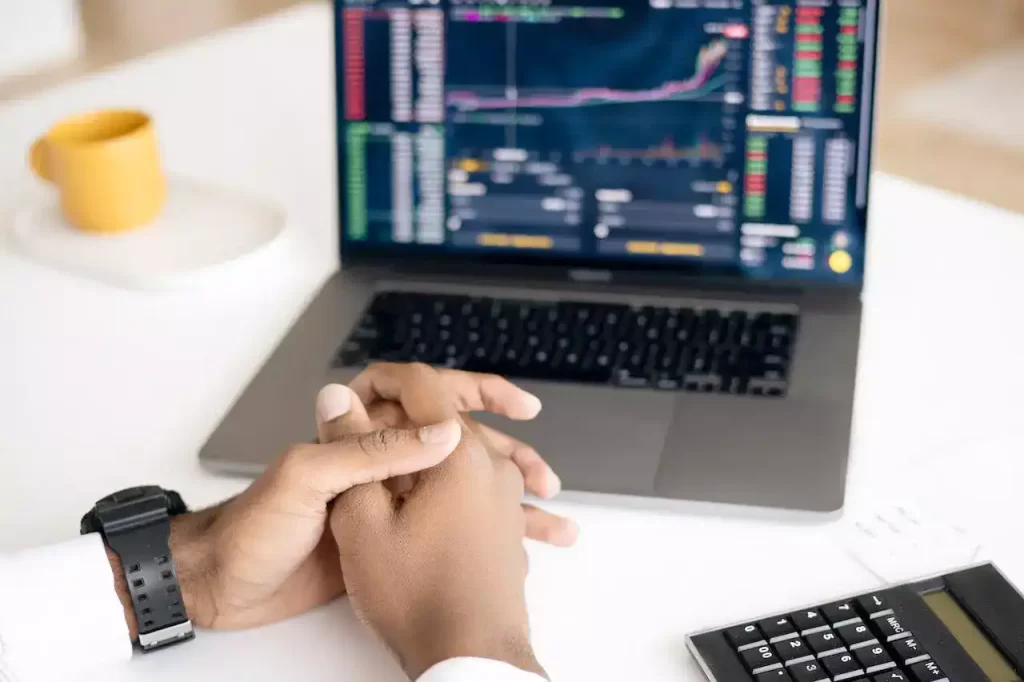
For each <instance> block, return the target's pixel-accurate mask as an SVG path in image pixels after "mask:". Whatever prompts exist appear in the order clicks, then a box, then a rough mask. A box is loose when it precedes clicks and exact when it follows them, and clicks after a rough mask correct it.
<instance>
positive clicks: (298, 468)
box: [275, 445, 311, 485]
mask: <svg viewBox="0 0 1024 682" xmlns="http://www.w3.org/2000/svg"><path fill="white" fill-rule="evenodd" d="M310 448H311V446H309V445H292V446H291V447H289V448H288V449H287V450H285V451H284V454H282V455H281V458H280V459H279V460H278V463H277V468H276V471H275V478H277V479H278V480H279V481H282V482H284V484H285V485H289V484H292V483H296V482H299V481H301V480H303V479H304V478H305V470H306V463H307V462H308V461H309V455H310Z"/></svg>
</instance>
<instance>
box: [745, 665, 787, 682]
mask: <svg viewBox="0 0 1024 682" xmlns="http://www.w3.org/2000/svg"><path fill="white" fill-rule="evenodd" d="M754 679H755V680H757V682H793V678H792V677H790V676H789V673H787V672H786V671H785V670H783V669H782V668H777V669H776V670H769V671H768V672H766V673H760V674H758V675H754Z"/></svg>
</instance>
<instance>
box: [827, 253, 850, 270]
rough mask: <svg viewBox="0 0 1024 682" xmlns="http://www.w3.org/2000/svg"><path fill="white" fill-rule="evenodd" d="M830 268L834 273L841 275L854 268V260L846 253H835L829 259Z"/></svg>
mask: <svg viewBox="0 0 1024 682" xmlns="http://www.w3.org/2000/svg"><path fill="white" fill-rule="evenodd" d="M828 266H829V267H830V268H832V272H837V273H839V274H840V275H841V274H843V273H845V272H849V271H850V268H851V267H853V259H852V258H850V254H848V253H846V252H845V251H833V252H832V255H831V256H829V257H828Z"/></svg>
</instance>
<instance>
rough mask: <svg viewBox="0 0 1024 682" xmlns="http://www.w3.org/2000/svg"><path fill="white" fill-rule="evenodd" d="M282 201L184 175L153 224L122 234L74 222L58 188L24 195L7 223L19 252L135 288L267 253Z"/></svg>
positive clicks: (168, 283)
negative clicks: (67, 216)
mask: <svg viewBox="0 0 1024 682" xmlns="http://www.w3.org/2000/svg"><path fill="white" fill-rule="evenodd" d="M285 224H286V220H285V214H284V212H283V211H282V210H280V209H279V208H277V207H276V206H274V205H272V204H270V203H267V202H264V201H261V200H259V199H253V198H251V197H248V196H244V195H241V194H238V193H236V192H233V191H230V190H225V189H221V188H217V187H210V186H206V185H202V184H200V183H198V182H194V181H191V180H186V179H182V178H174V177H172V178H168V192H167V203H166V205H165V206H164V210H163V212H162V213H161V215H160V216H159V217H158V218H157V219H156V220H154V221H153V222H152V223H151V224H149V225H147V226H145V227H141V228H138V229H135V230H129V231H127V232H123V233H117V234H109V235H107V234H92V233H87V232H82V231H81V230H77V229H75V228H73V227H71V226H70V225H69V224H68V223H67V221H66V220H65V219H64V217H63V215H62V214H61V211H60V205H59V198H58V196H57V192H56V191H50V192H48V193H47V194H46V195H35V196H33V197H32V198H28V199H25V200H24V201H23V202H22V203H21V204H20V205H19V206H18V207H17V208H16V209H15V210H14V212H13V214H12V215H11V217H10V220H9V223H8V230H7V237H8V239H7V241H8V243H9V245H10V247H11V249H12V250H13V251H15V252H16V253H19V254H20V255H22V256H24V257H26V258H29V259H31V260H33V261H37V262H39V263H43V264H45V265H48V266H50V267H53V268H56V269H58V270H62V271H64V272H68V273H72V274H75V275H79V276H83V277H88V278H90V279H95V280H99V281H102V282H106V283H108V284H115V285H118V286H124V287H129V288H135V289H166V288H173V287H179V286H189V285H195V284H197V283H199V282H201V281H206V279H208V277H207V276H208V275H212V274H217V271H219V270H222V269H223V268H224V266H226V265H228V264H237V263H239V262H240V261H241V260H243V259H248V258H250V257H252V256H254V255H255V254H256V253H257V252H261V251H263V250H264V249H266V247H268V246H269V245H270V244H271V243H273V242H275V241H276V240H277V239H278V238H279V237H280V236H281V234H282V233H283V232H284V228H285Z"/></svg>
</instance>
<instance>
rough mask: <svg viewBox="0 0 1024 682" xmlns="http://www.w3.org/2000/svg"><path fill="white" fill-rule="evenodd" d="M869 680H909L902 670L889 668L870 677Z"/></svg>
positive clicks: (899, 681)
mask: <svg viewBox="0 0 1024 682" xmlns="http://www.w3.org/2000/svg"><path fill="white" fill-rule="evenodd" d="M871 682H910V681H909V680H908V679H907V674H906V673H905V672H903V671H902V670H890V671H888V672H884V673H882V674H881V675H875V676H874V677H872V678H871Z"/></svg>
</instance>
